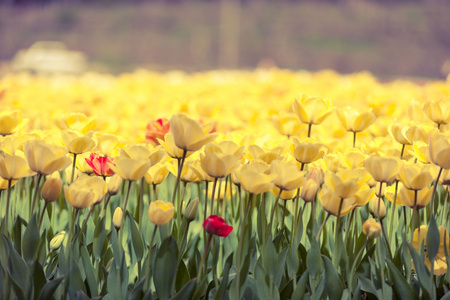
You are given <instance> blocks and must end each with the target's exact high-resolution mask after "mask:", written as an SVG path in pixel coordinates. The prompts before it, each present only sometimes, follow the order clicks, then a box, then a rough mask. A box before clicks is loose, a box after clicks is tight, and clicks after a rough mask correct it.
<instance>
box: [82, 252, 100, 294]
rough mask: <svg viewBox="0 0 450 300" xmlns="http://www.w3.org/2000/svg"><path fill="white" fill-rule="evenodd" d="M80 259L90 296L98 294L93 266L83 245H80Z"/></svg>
mask: <svg viewBox="0 0 450 300" xmlns="http://www.w3.org/2000/svg"><path fill="white" fill-rule="evenodd" d="M81 260H82V261H83V267H84V274H85V275H86V280H87V283H88V285H89V291H90V292H91V295H90V296H91V297H95V296H98V285H97V279H96V276H95V271H94V266H93V265H92V262H91V259H90V257H89V253H88V251H87V249H86V246H84V245H83V246H82V247H81Z"/></svg>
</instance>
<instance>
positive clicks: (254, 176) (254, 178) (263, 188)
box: [236, 166, 276, 194]
mask: <svg viewBox="0 0 450 300" xmlns="http://www.w3.org/2000/svg"><path fill="white" fill-rule="evenodd" d="M236 175H237V177H238V178H239V182H240V185H241V186H242V188H243V189H244V190H245V191H247V192H249V193H252V194H260V193H264V192H267V191H270V190H271V189H272V188H273V186H274V184H273V181H274V179H275V177H276V175H274V174H270V175H266V174H264V173H260V172H258V171H256V170H255V169H254V168H253V167H251V166H242V167H241V168H239V169H237V170H236Z"/></svg>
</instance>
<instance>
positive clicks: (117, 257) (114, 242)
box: [109, 230, 124, 269]
mask: <svg viewBox="0 0 450 300" xmlns="http://www.w3.org/2000/svg"><path fill="white" fill-rule="evenodd" d="M109 238H110V240H111V246H112V249H113V255H114V264H115V265H116V269H119V268H120V267H121V266H122V259H124V257H123V256H124V253H123V248H122V245H119V241H118V239H117V233H116V231H115V230H112V231H111V233H110V235H109Z"/></svg>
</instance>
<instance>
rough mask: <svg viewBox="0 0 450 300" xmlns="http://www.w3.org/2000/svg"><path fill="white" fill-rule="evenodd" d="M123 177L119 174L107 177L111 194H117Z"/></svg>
mask: <svg viewBox="0 0 450 300" xmlns="http://www.w3.org/2000/svg"><path fill="white" fill-rule="evenodd" d="M122 182H123V179H122V177H120V175H119V174H114V175H113V176H109V177H106V184H107V185H108V194H110V195H111V196H114V195H117V193H118V192H119V188H120V186H121V185H122Z"/></svg>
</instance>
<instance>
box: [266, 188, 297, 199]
mask: <svg viewBox="0 0 450 300" xmlns="http://www.w3.org/2000/svg"><path fill="white" fill-rule="evenodd" d="M270 192H271V193H272V194H273V195H274V196H275V197H277V196H278V194H279V195H280V199H281V200H291V199H293V198H294V197H295V196H297V190H289V191H284V190H281V194H280V189H279V188H277V187H276V186H274V187H273V188H272V189H271V190H270Z"/></svg>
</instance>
